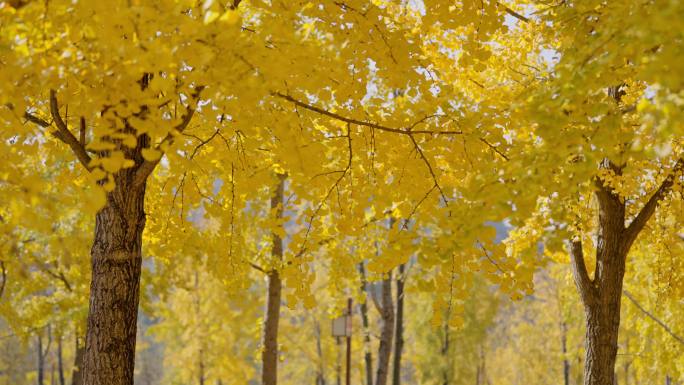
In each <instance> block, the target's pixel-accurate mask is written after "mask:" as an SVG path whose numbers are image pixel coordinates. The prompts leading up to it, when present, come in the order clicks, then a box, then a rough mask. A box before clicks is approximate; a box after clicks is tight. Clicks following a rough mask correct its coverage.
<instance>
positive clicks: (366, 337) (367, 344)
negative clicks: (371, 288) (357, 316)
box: [359, 262, 373, 385]
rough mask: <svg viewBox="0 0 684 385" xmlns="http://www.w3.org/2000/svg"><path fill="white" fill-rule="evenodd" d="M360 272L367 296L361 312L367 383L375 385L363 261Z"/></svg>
mask: <svg viewBox="0 0 684 385" xmlns="http://www.w3.org/2000/svg"><path fill="white" fill-rule="evenodd" d="M359 274H360V275H361V292H362V293H363V295H364V298H365V301H362V302H361V304H360V308H361V312H360V313H361V324H362V326H363V352H364V354H363V359H364V361H365V363H366V385H373V353H372V352H371V339H370V327H369V325H368V295H367V293H368V290H367V286H368V281H367V280H366V267H365V266H364V265H363V262H361V263H359Z"/></svg>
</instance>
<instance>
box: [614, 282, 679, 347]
mask: <svg viewBox="0 0 684 385" xmlns="http://www.w3.org/2000/svg"><path fill="white" fill-rule="evenodd" d="M622 294H624V295H625V297H627V298H628V299H629V300H630V301H632V303H633V304H634V306H636V307H637V308H638V309H639V310H641V312H642V313H644V314H646V316H647V317H648V318H650V319H652V320H653V321H655V323H657V324H658V325H660V327H662V328H663V329H664V330H665V331H666V332H667V334H669V335H671V336H672V338H674V339H675V340H677V342H679V343H680V344H682V345H684V337H682V336H680V335H677V334H676V333H675V332H673V331H672V329H670V327H669V326H667V325H666V324H665V323H664V322H663V321H661V320H659V319H658V318H656V317H655V316H654V315H653V314H652V313H650V312H649V311H648V310H646V309H644V307H643V306H641V305H640V304H639V302H637V301H636V300H635V299H634V297H633V296H632V294H631V293H630V292H628V291H627V290H623V291H622Z"/></svg>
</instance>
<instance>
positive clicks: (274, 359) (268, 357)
mask: <svg viewBox="0 0 684 385" xmlns="http://www.w3.org/2000/svg"><path fill="white" fill-rule="evenodd" d="M279 179H280V181H279V183H278V187H277V188H276V190H275V192H274V194H273V196H272V197H271V209H276V217H278V218H282V216H283V202H284V199H283V193H284V190H285V176H284V175H279ZM272 237H273V249H272V256H273V258H274V262H275V263H274V264H275V265H277V267H276V268H274V269H272V270H271V271H270V272H269V273H268V299H267V303H266V319H265V321H264V322H265V325H264V342H263V352H262V355H261V360H262V367H263V370H262V373H261V375H262V376H261V382H262V384H263V385H276V384H277V383H278V321H279V319H280V300H281V296H282V282H281V279H280V273H279V272H278V268H279V267H280V266H279V265H280V263H281V262H282V259H283V241H282V239H280V236H278V235H277V234H276V233H275V232H274V233H273V234H272Z"/></svg>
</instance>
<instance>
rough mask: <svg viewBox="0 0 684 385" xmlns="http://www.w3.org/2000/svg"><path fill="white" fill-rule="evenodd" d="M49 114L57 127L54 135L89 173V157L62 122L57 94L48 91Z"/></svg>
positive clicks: (53, 91)
mask: <svg viewBox="0 0 684 385" xmlns="http://www.w3.org/2000/svg"><path fill="white" fill-rule="evenodd" d="M50 114H51V115H52V120H53V121H54V123H55V125H56V126H57V132H58V133H59V136H58V135H55V136H56V137H57V138H58V139H60V140H61V141H63V142H64V143H66V144H67V145H68V146H69V147H70V148H71V151H73V153H74V155H76V158H78V160H79V161H80V162H81V164H82V165H83V167H85V169H86V170H88V171H90V170H91V169H92V168H91V167H90V155H88V153H87V152H86V149H85V147H84V146H83V145H81V143H80V142H79V141H78V139H76V137H75V136H74V134H72V133H71V131H69V128H68V127H67V125H66V123H65V122H64V120H62V117H61V116H60V115H59V104H58V102H57V92H56V91H55V90H50Z"/></svg>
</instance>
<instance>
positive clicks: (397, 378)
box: [392, 264, 406, 385]
mask: <svg viewBox="0 0 684 385" xmlns="http://www.w3.org/2000/svg"><path fill="white" fill-rule="evenodd" d="M405 268H406V266H405V265H404V264H402V265H400V266H399V274H398V276H397V281H396V282H397V317H396V326H395V328H394V331H395V334H394V365H393V368H392V369H393V373H392V385H401V353H402V350H403V348H404V271H405Z"/></svg>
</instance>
